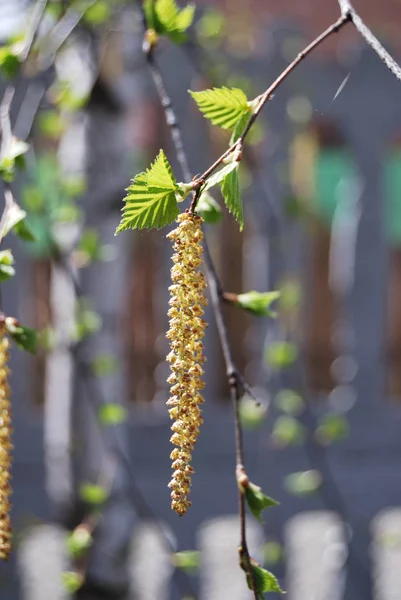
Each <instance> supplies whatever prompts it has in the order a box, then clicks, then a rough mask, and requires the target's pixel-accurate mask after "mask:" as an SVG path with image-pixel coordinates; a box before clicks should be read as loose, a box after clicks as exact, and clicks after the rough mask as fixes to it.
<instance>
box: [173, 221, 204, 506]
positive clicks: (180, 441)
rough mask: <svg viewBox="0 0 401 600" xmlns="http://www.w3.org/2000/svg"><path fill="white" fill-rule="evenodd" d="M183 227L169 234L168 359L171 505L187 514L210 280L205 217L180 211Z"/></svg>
mask: <svg viewBox="0 0 401 600" xmlns="http://www.w3.org/2000/svg"><path fill="white" fill-rule="evenodd" d="M177 221H178V223H179V225H178V227H177V228H176V229H174V231H172V232H171V233H169V234H168V235H167V237H168V238H169V239H170V240H172V241H173V242H174V246H173V248H174V251H175V253H174V255H173V262H174V263H175V264H174V266H173V267H172V269H171V278H172V280H173V285H171V286H170V288H169V290H170V293H171V298H170V302H169V304H170V307H171V308H170V310H169V311H168V316H169V317H170V329H169V330H168V332H167V338H168V339H169V340H170V348H171V352H170V353H169V354H168V356H167V360H168V361H169V362H170V364H171V371H172V374H171V375H170V377H169V378H168V380H167V381H168V383H170V384H171V397H170V399H169V400H168V402H167V405H168V406H169V413H170V417H171V418H172V419H173V420H174V424H173V425H172V427H171V429H172V431H173V432H174V433H173V435H172V437H171V442H172V443H173V444H174V445H175V446H177V448H175V449H174V450H173V451H172V453H171V455H170V456H171V459H172V461H173V463H172V469H173V471H174V472H173V476H172V479H171V481H170V483H169V487H170V488H171V508H172V509H173V510H175V512H176V513H177V514H178V515H180V516H181V515H184V514H185V513H186V511H187V509H188V508H189V507H190V506H191V502H190V500H189V498H188V495H189V492H190V486H191V475H192V474H193V473H194V469H193V467H192V466H191V464H190V462H191V458H192V454H191V453H192V450H193V448H194V445H195V442H196V440H197V438H198V435H199V427H200V426H201V425H202V423H203V419H202V417H201V409H200V405H201V404H202V403H203V397H202V394H201V390H202V389H203V388H204V385H205V384H204V382H203V381H202V375H203V369H202V364H203V363H204V361H205V360H206V359H205V356H204V353H203V343H202V339H203V336H204V332H205V328H206V322H205V321H204V319H203V318H202V316H203V312H204V311H203V306H205V305H206V303H207V301H206V298H205V295H204V289H205V287H206V281H205V278H204V275H203V274H202V273H201V272H200V271H199V267H200V265H201V264H202V253H203V249H202V239H203V233H202V229H201V223H202V219H201V218H200V217H199V216H196V215H193V214H191V213H190V212H185V213H182V214H180V215H179V216H178V218H177Z"/></svg>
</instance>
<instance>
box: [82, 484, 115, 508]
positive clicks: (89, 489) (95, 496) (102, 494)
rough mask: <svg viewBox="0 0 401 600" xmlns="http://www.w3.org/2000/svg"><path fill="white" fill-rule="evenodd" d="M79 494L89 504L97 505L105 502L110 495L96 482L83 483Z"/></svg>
mask: <svg viewBox="0 0 401 600" xmlns="http://www.w3.org/2000/svg"><path fill="white" fill-rule="evenodd" d="M79 495H80V497H81V498H82V500H83V501H84V502H86V503H87V504H95V505H99V504H104V503H105V502H106V500H107V497H108V493H107V491H106V490H105V489H104V488H103V487H102V486H100V485H97V484H96V483H83V484H82V485H81V487H80V490H79Z"/></svg>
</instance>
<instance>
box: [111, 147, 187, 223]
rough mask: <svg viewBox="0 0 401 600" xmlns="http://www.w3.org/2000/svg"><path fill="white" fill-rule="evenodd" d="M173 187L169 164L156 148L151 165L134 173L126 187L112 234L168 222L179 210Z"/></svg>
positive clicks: (173, 179) (175, 185)
mask: <svg viewBox="0 0 401 600" xmlns="http://www.w3.org/2000/svg"><path fill="white" fill-rule="evenodd" d="M177 190H178V185H177V182H176V180H175V178H174V175H173V172H172V170H171V167H170V164H169V162H168V160H167V158H166V156H165V154H164V152H163V150H160V153H159V155H158V156H157V158H156V160H155V161H154V163H153V164H152V165H151V167H150V168H149V169H148V170H147V171H146V172H145V173H140V174H139V175H137V176H136V177H135V179H134V180H133V182H132V185H131V186H130V187H129V188H128V194H127V196H126V197H125V199H124V200H125V205H124V208H123V217H122V219H121V223H120V225H119V226H118V227H117V230H116V233H119V232H120V231H124V230H126V229H143V228H157V229H159V228H160V227H164V226H165V225H169V224H170V223H172V222H173V221H174V220H175V219H176V217H177V215H178V213H179V210H178V205H177V199H176V191H177Z"/></svg>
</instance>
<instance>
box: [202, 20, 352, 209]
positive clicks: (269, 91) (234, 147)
mask: <svg viewBox="0 0 401 600" xmlns="http://www.w3.org/2000/svg"><path fill="white" fill-rule="evenodd" d="M349 21H350V15H349V14H348V13H347V14H344V15H342V16H341V17H340V18H339V19H337V21H336V22H335V23H333V24H332V25H330V27H328V28H327V29H326V30H325V31H323V33H321V34H320V35H319V36H318V37H317V38H315V39H314V40H313V42H311V43H310V44H309V45H308V46H307V47H306V48H305V49H304V50H302V52H300V53H299V54H298V56H297V57H296V58H295V59H294V60H293V61H292V62H291V63H290V64H289V65H288V67H287V68H286V69H285V70H284V71H283V72H282V73H281V74H280V75H279V77H277V79H276V80H275V81H274V82H273V83H272V84H271V86H270V87H268V88H267V90H266V91H265V92H264V93H263V94H262V95H261V96H259V101H258V103H257V105H256V108H255V109H254V112H253V114H252V116H251V117H250V119H249V121H248V123H247V125H246V127H245V130H244V132H243V133H242V135H241V136H240V137H239V138H238V140H237V141H236V142H235V143H234V144H232V145H231V146H230V147H229V148H228V149H227V150H226V151H225V152H224V153H223V154H222V155H221V156H220V158H218V159H217V160H216V161H215V162H214V163H213V164H212V165H211V166H210V167H209V168H208V169H206V171H205V172H204V173H203V174H202V175H200V177H198V178H197V179H196V180H195V181H194V188H198V189H199V188H200V187H201V186H202V185H203V184H204V182H205V181H206V180H207V179H209V177H210V176H211V175H212V173H213V172H214V171H215V170H216V169H217V167H219V166H220V165H221V164H222V162H223V161H224V159H226V158H227V157H228V156H229V155H230V154H231V153H232V152H234V151H235V150H237V151H238V150H240V149H241V148H242V146H243V143H244V141H245V139H246V137H247V136H248V134H249V131H250V130H251V128H252V126H253V124H254V123H255V121H256V119H257V118H258V116H259V114H260V113H261V111H262V108H263V107H264V105H265V104H266V102H267V101H268V100H270V99H271V98H272V96H273V94H274V93H275V91H276V90H277V88H278V87H279V86H280V85H281V84H282V83H283V82H284V81H285V80H286V79H287V77H288V75H290V73H291V72H292V71H293V70H294V69H295V68H296V67H297V66H298V65H299V63H301V62H302V61H303V60H304V58H305V57H306V56H308V54H310V53H311V52H313V51H314V50H315V49H316V48H317V47H318V46H319V45H320V44H321V43H322V42H324V40H326V39H327V38H328V37H330V36H331V35H332V34H334V33H338V31H340V29H341V28H342V27H344V25H346V24H347V23H348V22H349ZM198 197H199V195H198ZM195 206H196V203H195ZM195 206H194V207H193V208H195Z"/></svg>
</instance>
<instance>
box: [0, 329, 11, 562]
mask: <svg viewBox="0 0 401 600" xmlns="http://www.w3.org/2000/svg"><path fill="white" fill-rule="evenodd" d="M8 349H9V340H8V338H7V337H6V335H5V326H4V323H3V324H0V559H1V560H7V559H8V558H9V556H10V552H11V538H12V529H11V517H10V512H11V504H10V495H11V485H10V478H11V472H10V471H11V450H12V444H11V432H12V429H11V407H10V388H9V386H8V375H9V369H8V366H7V365H8Z"/></svg>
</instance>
